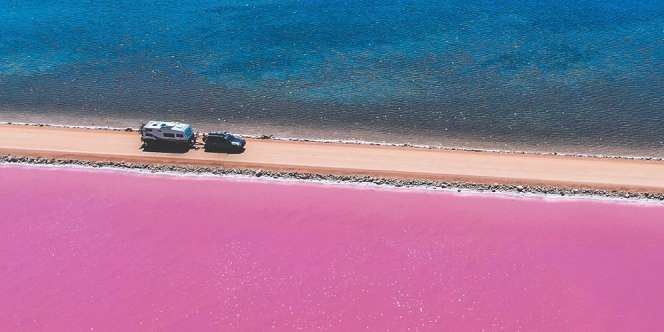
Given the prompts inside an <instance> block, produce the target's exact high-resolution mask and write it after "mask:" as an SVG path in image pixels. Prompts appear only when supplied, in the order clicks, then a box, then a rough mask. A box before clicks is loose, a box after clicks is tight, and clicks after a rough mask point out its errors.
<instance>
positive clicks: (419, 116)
mask: <svg viewBox="0 0 664 332" xmlns="http://www.w3.org/2000/svg"><path fill="white" fill-rule="evenodd" d="M0 8H1V9H2V10H0V28H1V29H0V120H4V121H21V120H23V119H33V118H35V117H40V118H44V119H46V120H48V119H49V118H51V119H63V118H69V119H75V120H76V121H77V122H80V123H77V124H102V125H103V124H105V123H107V122H108V121H110V120H109V119H112V120H113V121H114V123H117V122H122V121H126V122H127V123H128V124H129V123H131V124H134V123H135V121H136V120H147V119H153V118H154V119H176V120H187V121H190V122H193V123H194V124H197V125H198V126H201V127H205V128H207V127H209V128H213V127H214V128H217V127H219V126H221V125H222V124H233V125H234V126H236V127H237V128H244V127H247V128H248V127H250V126H254V127H258V129H256V130H259V131H260V127H261V126H264V127H265V128H269V130H270V131H271V132H270V133H273V134H277V135H279V134H281V133H283V134H286V133H287V134H289V135H300V136H321V137H325V138H341V139H353V138H367V139H372V140H387V141H398V142H418V143H426V144H436V145H446V144H450V142H459V141H461V142H463V141H466V142H470V143H469V144H470V145H473V144H476V145H480V146H483V147H491V146H496V147H504V146H507V147H510V146H513V147H517V146H518V147H523V146H525V147H528V146H532V147H536V149H544V150H547V149H558V148H559V147H561V146H567V147H570V149H572V150H574V151H578V152H595V151H598V152H611V151H619V152H620V153H628V152H629V151H638V152H637V154H638V153H645V154H658V153H660V151H663V150H664V134H662V133H663V132H664V131H663V130H662V128H664V98H663V97H662V96H663V95H664V75H663V74H664V2H662V1H621V2H607V1H548V0H547V1H514V0H510V1H504V2H500V3H496V2H493V1H445V2H441V1H420V0H414V1H393V0H387V1H367V0H355V1H288V0H282V1H267V0H266V1H204V0H200V1H140V0H134V1H117V0H115V1H108V0H102V1H29V0H21V1H8V0H0ZM223 129H226V128H223ZM230 129H234V128H230ZM238 130H239V129H238ZM266 130H267V129H266ZM360 133H361V134H360ZM547 147H548V148H547ZM661 154H664V152H661Z"/></svg>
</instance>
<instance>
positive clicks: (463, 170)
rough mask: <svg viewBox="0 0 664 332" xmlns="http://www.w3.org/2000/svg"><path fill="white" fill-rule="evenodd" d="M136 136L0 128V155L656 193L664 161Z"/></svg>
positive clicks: (662, 189)
mask: <svg viewBox="0 0 664 332" xmlns="http://www.w3.org/2000/svg"><path fill="white" fill-rule="evenodd" d="M139 147H140V139H139V136H138V134H137V133H136V132H122V131H112V130H92V129H80V128H58V127H38V126H25V125H0V154H3V155H14V156H23V157H40V158H50V159H74V160H86V161H113V162H119V161H123V162H137V163H144V164H167V165H187V166H201V167H222V168H241V169H253V170H256V169H261V170H266V171H278V172H298V173H313V174H323V175H353V176H371V177H376V178H389V179H423V180H436V181H457V182H469V183H479V184H501V185H527V186H533V185H534V186H537V185H544V186H554V187H559V188H590V189H600V190H609V191H620V192H652V193H664V162H662V161H653V160H621V159H605V158H587V157H585V158H584V157H571V156H554V155H533V154H516V153H495V152H472V151H450V150H439V149H420V148H406V147H390V146H375V145H362V144H334V143H316V142H291V141H278V140H260V139H249V140H248V142H247V150H246V151H245V152H244V153H242V154H223V153H206V152H204V151H202V149H197V150H191V151H189V152H187V153H159V152H144V151H142V150H141V149H140V148H139Z"/></svg>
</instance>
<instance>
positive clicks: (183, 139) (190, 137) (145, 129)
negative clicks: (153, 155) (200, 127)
mask: <svg viewBox="0 0 664 332" xmlns="http://www.w3.org/2000/svg"><path fill="white" fill-rule="evenodd" d="M140 133H141V141H143V143H144V144H145V145H146V146H149V145H150V144H155V143H167V144H174V145H180V146H186V147H191V146H193V145H194V143H196V135H195V134H194V130H193V129H191V126H190V125H188V124H186V123H180V122H164V121H150V122H148V123H146V124H144V125H142V126H141V130H140Z"/></svg>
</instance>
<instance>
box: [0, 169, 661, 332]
mask: <svg viewBox="0 0 664 332" xmlns="http://www.w3.org/2000/svg"><path fill="white" fill-rule="evenodd" d="M0 184H1V186H0V217H1V218H2V220H1V221H0V240H1V241H0V262H1V265H0V330H1V331H15V330H24V331H35V330H48V331H77V330H91V329H94V330H96V331H131V330H173V331H206V330H215V331H220V330H221V331H227V330H249V331H264V330H267V329H270V328H273V329H276V330H286V331H292V330H296V329H302V330H332V331H356V330H369V331H383V330H393V331H403V330H435V331H440V330H448V331H500V330H506V331H517V330H522V331H648V330H649V331H660V330H662V329H664V314H662V304H663V303H664V206H646V205H638V204H623V203H620V204H619V203H615V202H613V203H607V202H597V201H595V202H591V201H566V202H551V201H544V200H538V199H524V198H520V199H516V198H497V197H481V196H459V195H455V194H450V193H440V192H438V193H436V192H423V191H388V190H369V189H358V188H353V187H341V186H322V185H312V184H297V185H294V184H283V183H281V184H279V183H266V182H263V183H260V182H247V181H233V180H220V179H202V178H184V177H179V178H178V177H157V176H143V175H135V174H126V173H117V172H109V171H96V172H93V171H84V170H74V169H44V168H20V167H8V166H5V167H0Z"/></svg>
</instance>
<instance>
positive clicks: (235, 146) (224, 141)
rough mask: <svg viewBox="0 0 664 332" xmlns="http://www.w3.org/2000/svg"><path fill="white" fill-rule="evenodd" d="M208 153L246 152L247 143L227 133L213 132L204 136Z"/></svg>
mask: <svg viewBox="0 0 664 332" xmlns="http://www.w3.org/2000/svg"><path fill="white" fill-rule="evenodd" d="M203 142H205V151H206V152H232V153H238V152H242V151H244V145H245V144H246V143H247V142H246V141H245V140H244V139H243V138H242V137H239V136H235V135H231V134H229V133H227V132H225V131H223V132H221V131H213V132H210V133H207V134H206V135H204V136H203Z"/></svg>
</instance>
